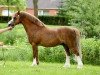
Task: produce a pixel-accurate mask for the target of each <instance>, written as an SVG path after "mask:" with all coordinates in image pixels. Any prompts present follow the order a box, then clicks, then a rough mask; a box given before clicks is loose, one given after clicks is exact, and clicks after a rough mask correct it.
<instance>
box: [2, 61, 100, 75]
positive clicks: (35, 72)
mask: <svg viewBox="0 0 100 75" xmlns="http://www.w3.org/2000/svg"><path fill="white" fill-rule="evenodd" d="M2 63H3V62H0V64H2ZM30 65H31V62H24V61H16V62H12V61H6V64H5V67H4V66H3V65H0V75H100V66H92V65H84V68H83V69H77V68H76V65H72V66H71V68H70V69H67V68H63V67H62V66H63V64H61V63H60V64H59V63H43V62H40V65H39V66H34V67H31V66H30Z"/></svg>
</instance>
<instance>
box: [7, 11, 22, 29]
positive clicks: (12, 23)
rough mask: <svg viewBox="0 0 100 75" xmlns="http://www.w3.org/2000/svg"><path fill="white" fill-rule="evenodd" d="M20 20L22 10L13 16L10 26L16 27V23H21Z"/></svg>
mask: <svg viewBox="0 0 100 75" xmlns="http://www.w3.org/2000/svg"><path fill="white" fill-rule="evenodd" d="M20 22H21V21H20V11H17V12H16V13H15V14H14V15H13V16H12V19H11V20H10V21H9V22H8V27H10V26H11V27H14V26H15V25H17V24H19V23H20Z"/></svg>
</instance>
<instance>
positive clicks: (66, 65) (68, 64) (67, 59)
mask: <svg viewBox="0 0 100 75" xmlns="http://www.w3.org/2000/svg"><path fill="white" fill-rule="evenodd" d="M63 67H67V68H70V56H68V55H67V54H66V62H65V65H64V66H63Z"/></svg>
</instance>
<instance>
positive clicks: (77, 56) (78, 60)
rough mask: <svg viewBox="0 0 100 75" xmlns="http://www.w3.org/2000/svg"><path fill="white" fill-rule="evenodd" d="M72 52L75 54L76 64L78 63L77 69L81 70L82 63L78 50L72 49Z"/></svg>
mask: <svg viewBox="0 0 100 75" xmlns="http://www.w3.org/2000/svg"><path fill="white" fill-rule="evenodd" d="M72 51H73V53H74V54H75V59H76V62H77V63H78V66H77V68H82V67H83V63H82V59H81V56H80V54H79V50H78V49H77V48H73V49H72Z"/></svg>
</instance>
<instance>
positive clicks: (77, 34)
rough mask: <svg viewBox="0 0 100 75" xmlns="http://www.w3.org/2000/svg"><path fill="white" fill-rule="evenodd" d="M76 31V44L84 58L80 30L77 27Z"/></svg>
mask: <svg viewBox="0 0 100 75" xmlns="http://www.w3.org/2000/svg"><path fill="white" fill-rule="evenodd" d="M74 31H75V34H76V44H77V48H78V52H79V56H80V57H81V59H82V51H81V44H80V32H79V30H77V29H75V30H74Z"/></svg>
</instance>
